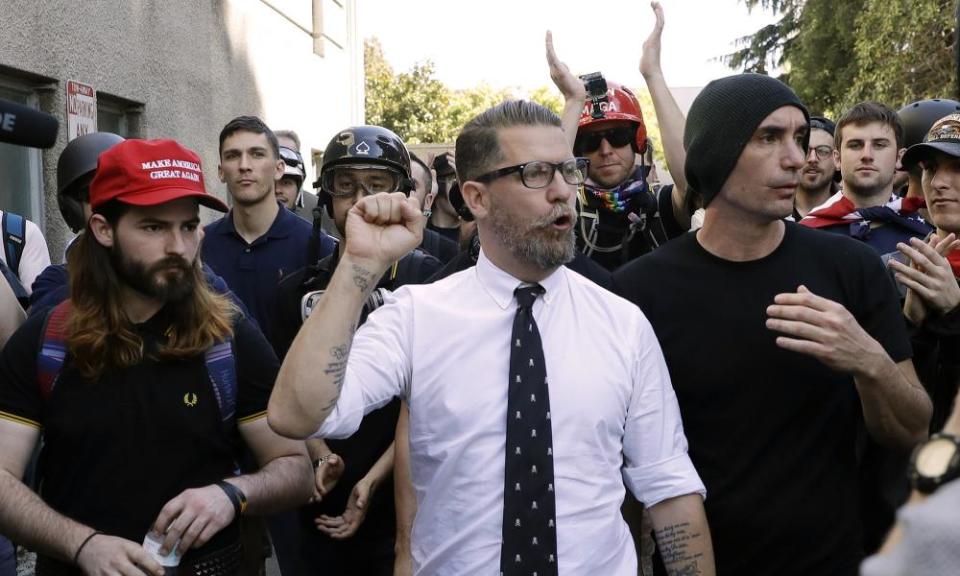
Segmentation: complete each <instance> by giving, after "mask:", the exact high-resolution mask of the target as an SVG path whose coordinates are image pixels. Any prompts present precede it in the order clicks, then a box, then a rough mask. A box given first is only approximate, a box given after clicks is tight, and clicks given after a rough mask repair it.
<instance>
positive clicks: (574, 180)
mask: <svg viewBox="0 0 960 576" xmlns="http://www.w3.org/2000/svg"><path fill="white" fill-rule="evenodd" d="M589 166H590V161H589V160H587V159H586V158H571V159H569V160H564V161H563V162H556V163H554V162H547V161H546V160H534V161H533V162H525V163H523V164H517V165H516V166H507V167H506V168H500V169H498V170H493V171H492V172H487V173H486V174H481V175H480V176H477V177H476V178H474V179H473V180H476V181H477V182H485V183H486V182H491V181H493V180H496V179H497V178H501V177H503V176H506V175H508V174H513V173H514V172H519V173H520V181H521V182H523V185H524V186H526V187H527V188H534V189H536V188H545V187H547V186H548V185H549V184H550V182H552V181H553V175H554V174H555V173H556V172H560V176H561V177H563V181H564V182H566V183H567V184H575V185H580V184H583V181H584V180H586V179H587V167H589Z"/></svg>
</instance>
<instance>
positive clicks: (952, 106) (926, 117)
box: [897, 98, 960, 148]
mask: <svg viewBox="0 0 960 576" xmlns="http://www.w3.org/2000/svg"><path fill="white" fill-rule="evenodd" d="M958 112H960V102H957V101H956V100H946V99H940V98H933V99H930V100H917V101H916V102H911V103H910V104H907V105H906V106H904V107H903V108H901V109H900V110H898V111H897V115H898V116H900V122H902V123H903V147H904V148H909V147H911V146H913V145H914V144H920V143H921V142H923V139H924V138H925V137H926V135H927V132H929V131H930V128H931V127H932V126H933V123H934V122H936V121H937V120H939V119H941V118H943V117H944V116H947V115H949V114H957V113H958Z"/></svg>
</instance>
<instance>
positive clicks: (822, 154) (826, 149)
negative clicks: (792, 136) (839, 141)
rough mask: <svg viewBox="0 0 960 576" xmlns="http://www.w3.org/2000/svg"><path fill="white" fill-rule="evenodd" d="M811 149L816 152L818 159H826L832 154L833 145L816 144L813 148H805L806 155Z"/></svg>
mask: <svg viewBox="0 0 960 576" xmlns="http://www.w3.org/2000/svg"><path fill="white" fill-rule="evenodd" d="M811 151H812V152H816V154H817V158H819V159H820V160H826V159H827V158H829V157H830V156H832V155H833V147H831V146H827V145H826V144H824V145H823V146H816V147H814V148H807V156H809V155H810V152H811Z"/></svg>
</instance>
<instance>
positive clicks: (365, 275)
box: [353, 264, 373, 292]
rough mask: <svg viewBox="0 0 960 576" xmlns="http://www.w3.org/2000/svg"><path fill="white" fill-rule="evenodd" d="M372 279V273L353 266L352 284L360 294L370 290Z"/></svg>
mask: <svg viewBox="0 0 960 576" xmlns="http://www.w3.org/2000/svg"><path fill="white" fill-rule="evenodd" d="M372 278H373V273H371V272H370V271H369V270H367V269H366V268H364V267H363V266H359V265H357V264H354V265H353V283H354V284H356V285H357V288H359V289H360V291H361V292H366V291H367V289H368V288H370V280H371V279H372Z"/></svg>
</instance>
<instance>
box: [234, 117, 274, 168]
mask: <svg viewBox="0 0 960 576" xmlns="http://www.w3.org/2000/svg"><path fill="white" fill-rule="evenodd" d="M237 132H253V133H254V134H266V135H267V141H268V142H270V149H271V150H273V157H274V158H280V143H279V142H277V135H276V134H274V133H273V130H271V129H270V127H269V126H267V125H266V124H264V122H263V120H261V119H259V118H257V117H256V116H237V117H236V118H234V119H233V120H231V121H229V122H227V125H226V126H224V127H223V130H221V131H220V150H219V154H223V142H224V140H226V139H227V138H229V137H231V136H233V135H234V134H236V133H237Z"/></svg>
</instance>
